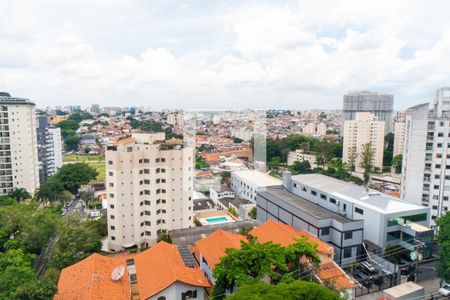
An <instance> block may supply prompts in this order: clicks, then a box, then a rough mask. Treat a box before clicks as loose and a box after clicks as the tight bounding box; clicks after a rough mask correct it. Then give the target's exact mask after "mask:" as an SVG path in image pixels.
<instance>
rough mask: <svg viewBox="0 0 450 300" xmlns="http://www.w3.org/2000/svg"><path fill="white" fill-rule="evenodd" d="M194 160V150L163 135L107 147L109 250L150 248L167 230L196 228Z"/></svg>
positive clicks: (140, 136) (135, 137)
mask: <svg viewBox="0 0 450 300" xmlns="http://www.w3.org/2000/svg"><path fill="white" fill-rule="evenodd" d="M162 140H164V136H163V138H162ZM194 160H195V156H194V149H193V148H191V147H183V145H182V142H181V141H179V143H178V141H176V142H175V141H174V140H168V141H161V133H158V134H150V133H148V134H143V133H140V134H133V135H132V137H131V138H127V139H124V140H120V141H118V142H116V143H115V144H113V145H110V146H107V150H106V188H107V198H108V243H109V249H110V250H112V251H118V250H121V249H124V248H129V247H134V246H137V247H147V246H150V245H153V244H155V243H156V241H157V238H158V235H159V234H161V233H163V232H165V231H167V230H173V229H180V228H187V227H191V226H192V224H193V200H192V194H193V176H194V173H193V170H194Z"/></svg>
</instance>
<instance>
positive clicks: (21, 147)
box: [0, 93, 39, 195]
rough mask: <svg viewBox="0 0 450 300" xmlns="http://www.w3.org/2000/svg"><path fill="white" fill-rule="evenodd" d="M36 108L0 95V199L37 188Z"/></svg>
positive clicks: (29, 103) (27, 101) (6, 94)
mask: <svg viewBox="0 0 450 300" xmlns="http://www.w3.org/2000/svg"><path fill="white" fill-rule="evenodd" d="M36 135H37V134H36V119H35V105H34V103H32V102H31V101H30V100H28V99H23V98H15V97H11V95H10V94H8V93H0V195H5V194H8V193H9V192H11V191H12V190H13V189H15V188H24V189H26V190H27V191H28V192H29V193H30V194H34V192H35V191H36V189H37V188H38V187H39V169H38V154H37V137H36Z"/></svg>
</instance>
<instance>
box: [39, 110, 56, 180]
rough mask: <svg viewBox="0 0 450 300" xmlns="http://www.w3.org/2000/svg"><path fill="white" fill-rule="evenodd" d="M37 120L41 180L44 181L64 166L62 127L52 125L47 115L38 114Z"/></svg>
mask: <svg viewBox="0 0 450 300" xmlns="http://www.w3.org/2000/svg"><path fill="white" fill-rule="evenodd" d="M37 120H38V127H37V145H38V160H39V181H40V183H44V182H46V181H47V178H48V177H50V176H52V175H54V174H55V173H56V172H58V170H59V169H60V168H61V166H62V142H61V128H56V127H54V126H52V125H50V124H49V123H48V119H47V116H38V117H37Z"/></svg>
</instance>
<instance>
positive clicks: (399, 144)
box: [393, 122, 405, 157]
mask: <svg viewBox="0 0 450 300" xmlns="http://www.w3.org/2000/svg"><path fill="white" fill-rule="evenodd" d="M404 147H405V122H395V125H394V151H393V152H394V153H393V157H396V156H397V155H399V154H403V148H404Z"/></svg>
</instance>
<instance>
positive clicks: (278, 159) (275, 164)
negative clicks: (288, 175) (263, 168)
mask: <svg viewBox="0 0 450 300" xmlns="http://www.w3.org/2000/svg"><path fill="white" fill-rule="evenodd" d="M280 164H281V157H279V156H274V157H272V159H271V160H270V161H269V162H268V163H267V165H268V166H269V167H270V168H272V169H278V167H279V166H280Z"/></svg>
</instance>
